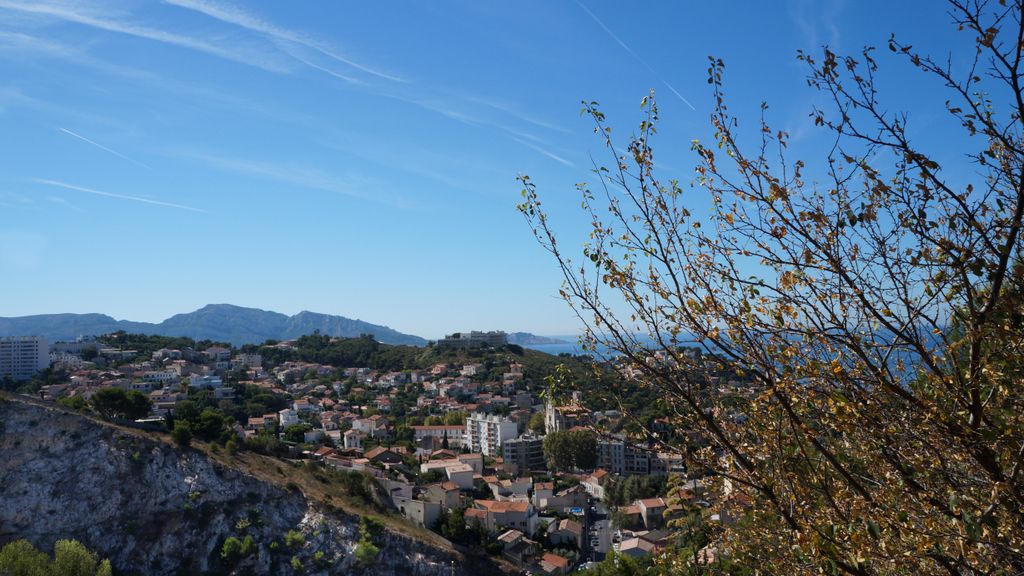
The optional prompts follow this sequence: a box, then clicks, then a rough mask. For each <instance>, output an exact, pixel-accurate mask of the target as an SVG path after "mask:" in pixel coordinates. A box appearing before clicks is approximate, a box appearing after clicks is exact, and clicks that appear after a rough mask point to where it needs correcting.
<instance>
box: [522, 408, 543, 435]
mask: <svg viewBox="0 0 1024 576" xmlns="http://www.w3.org/2000/svg"><path fill="white" fill-rule="evenodd" d="M526 427H527V428H528V429H529V430H530V431H531V432H534V433H536V434H543V433H544V413H543V412H535V413H534V414H533V416H530V422H529V423H528V424H527V425H526Z"/></svg>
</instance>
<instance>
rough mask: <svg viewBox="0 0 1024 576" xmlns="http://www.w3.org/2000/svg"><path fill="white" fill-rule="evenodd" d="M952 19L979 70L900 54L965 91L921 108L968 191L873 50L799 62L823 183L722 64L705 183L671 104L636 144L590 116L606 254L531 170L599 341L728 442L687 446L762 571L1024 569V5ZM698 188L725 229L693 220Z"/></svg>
mask: <svg viewBox="0 0 1024 576" xmlns="http://www.w3.org/2000/svg"><path fill="white" fill-rule="evenodd" d="M948 8H949V11H950V13H951V14H952V15H953V18H954V21H955V25H956V26H957V27H958V28H959V29H960V30H961V31H962V33H964V34H970V35H971V36H972V37H973V38H974V40H975V42H974V43H973V44H974V47H973V50H972V53H970V54H966V55H965V56H966V57H967V59H968V62H970V63H972V64H971V65H969V66H968V67H967V69H966V70H959V71H958V70H954V69H953V68H952V67H951V66H950V65H949V64H947V63H946V62H944V61H939V60H935V59H933V58H931V57H929V56H927V55H923V54H919V53H917V52H916V51H915V50H914V49H913V48H912V47H911V46H907V45H904V44H902V43H901V42H900V41H899V40H898V39H896V38H895V37H894V38H892V39H891V40H890V42H889V46H888V48H889V50H890V51H892V53H894V54H895V56H896V57H897V58H898V59H902V60H903V61H905V65H906V66H908V67H910V68H912V69H916V70H918V71H919V72H921V73H923V74H925V75H926V76H930V77H933V78H937V79H938V80H939V81H940V82H941V83H942V85H944V86H945V92H943V93H927V94H921V96H920V97H921V98H922V99H924V98H939V99H940V102H941V101H945V106H946V109H947V111H948V113H949V114H950V115H951V116H952V117H953V118H954V119H955V120H956V121H957V122H958V124H959V125H960V126H961V127H962V129H963V142H964V143H965V144H964V149H963V151H962V152H963V154H964V155H965V157H966V158H967V159H969V160H970V164H969V168H970V169H969V170H958V171H957V173H956V174H955V176H954V175H951V174H950V173H948V171H947V169H945V167H944V166H943V165H941V164H940V163H939V162H938V161H937V160H936V159H935V156H934V155H932V154H930V153H929V151H928V150H926V149H925V148H924V147H922V146H919V145H918V143H917V142H915V141H914V140H913V139H912V138H911V137H910V135H909V127H908V119H907V116H905V115H900V114H894V113H892V112H889V111H888V110H887V109H886V108H885V106H884V105H883V104H882V102H881V100H880V98H881V96H880V94H879V90H880V88H879V86H878V85H877V83H876V76H877V71H878V59H879V56H877V55H876V53H875V52H874V51H873V50H872V49H865V50H864V51H862V52H861V53H859V54H857V55H854V56H842V55H839V54H836V53H834V52H832V51H831V50H829V49H828V48H825V49H824V50H823V54H822V55H820V56H818V55H811V54H800V55H799V58H800V60H801V61H802V62H803V63H805V64H806V65H807V66H808V69H809V71H810V74H809V83H810V85H811V86H812V87H813V88H814V89H816V90H818V91H819V92H820V93H821V94H822V95H823V96H825V99H826V101H828V102H829V105H828V106H826V107H825V108H822V109H816V110H815V111H814V113H813V118H814V122H815V124H816V125H818V126H820V127H821V128H822V129H824V130H827V131H829V133H830V134H831V135H832V136H833V145H832V147H831V148H830V149H829V150H827V151H826V152H825V153H824V154H823V157H822V158H820V159H817V160H816V162H817V163H816V164H814V165H813V166H814V171H815V174H819V175H827V179H826V180H825V182H821V181H820V178H821V176H818V177H817V179H818V181H817V182H816V181H813V180H812V179H811V178H809V177H808V176H807V173H808V172H809V170H810V168H809V165H808V164H805V162H804V161H802V160H794V159H791V158H790V157H789V156H788V152H787V143H788V138H789V137H788V135H787V134H786V133H785V132H781V131H777V130H774V129H772V128H771V126H770V125H769V123H768V120H767V119H766V116H767V115H766V113H764V112H763V113H762V116H761V119H760V122H759V124H758V125H757V140H756V142H754V145H753V146H752V147H748V146H747V145H746V143H747V142H749V141H748V140H744V139H741V138H740V133H739V122H738V120H737V119H736V118H735V117H734V116H732V114H731V113H730V111H729V108H728V106H727V99H726V96H725V84H724V80H723V74H724V69H725V66H724V63H723V62H722V61H720V60H717V59H711V61H710V66H709V69H708V74H709V82H710V84H711V86H712V89H713V95H714V103H715V105H714V108H713V113H712V115H711V121H712V124H713V127H714V129H715V141H714V143H713V144H703V143H700V142H695V143H694V145H693V150H694V152H695V154H696V156H697V158H698V166H697V168H696V178H695V183H694V186H692V187H690V188H685V187H682V186H680V185H679V184H678V183H676V182H674V181H672V182H666V181H663V180H660V179H659V178H658V176H657V171H656V169H655V163H654V155H653V149H652V138H653V136H654V134H655V131H656V127H657V123H658V109H657V106H656V103H655V101H654V99H653V97H650V98H645V99H644V101H643V109H644V111H645V117H644V119H643V121H642V122H641V123H640V126H639V131H638V132H637V135H636V136H635V137H633V138H632V139H631V140H630V142H629V144H628V146H627V147H626V148H625V149H619V148H617V147H616V145H615V143H614V141H613V139H612V137H611V131H610V129H608V128H607V124H606V119H605V116H604V114H603V112H601V111H600V110H599V108H598V106H597V104H596V103H588V104H585V108H584V109H585V111H586V112H587V113H588V114H589V115H590V117H591V118H592V119H593V121H594V122H595V125H596V130H595V131H596V132H597V134H598V135H599V136H600V137H601V138H602V139H603V142H604V143H605V144H606V146H607V147H608V148H609V150H610V151H611V154H612V157H613V161H612V164H611V166H610V167H600V168H599V169H598V170H596V173H597V174H598V175H599V177H600V186H599V187H598V188H596V189H594V190H592V189H591V188H590V187H588V186H586V185H581V186H580V187H579V190H580V193H581V195H582V199H583V206H584V209H585V210H586V211H587V213H588V215H589V218H590V220H591V223H592V228H591V230H590V239H589V241H588V242H587V244H586V245H585V247H584V249H583V257H584V259H583V260H582V261H579V260H575V259H574V258H573V256H574V255H572V254H570V253H568V252H567V251H566V250H565V249H564V248H563V247H562V245H560V244H559V243H558V239H557V237H556V234H555V230H554V226H553V224H552V223H551V221H550V220H549V218H548V215H547V213H545V212H544V211H543V209H542V207H541V202H540V197H539V195H538V193H537V190H536V187H535V185H534V184H533V183H532V182H531V181H530V179H529V178H528V177H523V178H522V180H523V183H524V190H523V193H524V197H525V200H524V202H523V203H522V204H521V205H520V210H521V211H522V212H523V213H524V215H525V216H526V218H527V220H528V222H529V223H530V225H531V227H532V229H533V231H534V234H535V235H536V237H537V238H538V240H539V241H540V243H541V244H542V245H543V246H544V247H545V248H546V249H547V250H548V251H550V252H551V254H553V255H554V257H555V260H556V261H557V263H558V265H559V266H560V267H561V271H562V272H563V275H564V280H565V282H564V285H563V288H562V295H563V297H564V298H565V299H566V300H567V301H568V303H569V304H570V305H571V307H572V309H573V310H574V311H575V313H576V314H577V316H578V317H579V318H580V320H581V321H582V322H583V323H584V324H585V326H586V329H587V330H586V334H585V337H584V341H585V344H586V345H587V346H588V348H589V349H590V350H591V351H594V352H598V351H600V350H604V349H610V350H612V351H614V353H615V354H614V358H613V359H612V360H613V361H614V362H615V363H617V364H618V365H619V367H620V368H621V369H622V370H621V371H622V373H624V374H628V375H630V377H633V378H636V379H637V380H638V381H639V382H641V383H642V384H643V385H644V386H647V387H651V388H653V389H655V390H656V391H658V393H659V395H660V397H661V398H662V399H663V401H664V403H665V405H666V406H667V409H668V410H669V412H670V413H671V414H672V419H673V422H674V425H675V427H676V428H678V429H685V430H690V431H692V433H693V435H699V437H700V438H701V439H702V440H703V441H704V443H703V444H695V445H692V446H681V445H675V444H668V445H665V446H663V448H665V449H672V450H677V451H679V452H681V453H684V454H686V456H687V458H688V459H689V460H690V462H691V468H698V467H699V468H700V469H704V470H708V471H710V474H711V477H712V478H714V479H717V481H718V482H719V486H720V487H721V494H722V495H723V497H722V498H721V499H720V504H719V505H720V506H722V507H728V506H730V505H733V504H734V503H735V502H737V501H741V502H743V503H744V505H743V506H742V507H741V508H740V510H739V513H741V514H742V521H740V522H737V523H735V524H732V525H731V526H726V527H725V528H724V529H723V531H722V533H721V534H720V536H719V542H718V549H719V552H720V553H721V554H724V555H727V556H728V557H730V558H731V559H732V560H734V561H736V562H737V563H739V564H741V565H746V566H749V567H751V568H752V569H756V570H758V571H760V572H761V573H766V574H821V573H824V574H851V575H864V576H867V575H874V574H908V575H909V574H950V575H968V574H971V575H973V574H992V575H997V574H1004V575H1010V574H1021V573H1024V480H1022V471H1021V468H1022V466H1024V388H1022V385H1021V379H1020V376H1021V363H1022V356H1021V352H1024V346H1022V344H1024V326H1022V324H1021V322H1020V320H1021V308H1022V302H1024V301H1022V299H1021V294H1022V286H1021V283H1022V280H1024V275H1021V274H1018V273H1014V264H1015V262H1019V261H1021V248H1022V243H1021V225H1022V219H1024V137H1022V136H1024V135H1022V122H1024V76H1022V70H1021V66H1022V60H1024V22H1022V3H1021V2H1019V1H1015V2H1010V3H1004V2H1000V3H998V4H995V3H991V2H979V1H971V0H952V1H950V2H949V3H948ZM764 108H766V107H764ZM697 194H703V195H706V196H709V197H710V199H711V205H712V208H711V210H710V213H708V214H704V213H700V214H697V213H696V211H694V212H691V209H690V208H688V206H690V207H692V205H693V204H692V202H691V201H690V199H691V198H692V197H693V196H694V195H697ZM651 341H653V342H654V343H655V345H654V346H651V345H650V342H651ZM694 345H695V346H699V347H703V348H704V351H705V352H706V354H703V355H700V354H692V353H689V352H687V351H686V349H685V348H684V346H694ZM709 358H714V361H715V362H721V363H723V364H724V365H725V366H727V367H728V369H729V370H731V371H732V372H733V373H734V376H733V377H723V376H722V375H721V372H718V371H715V370H709V369H708V366H707V364H708V361H709ZM652 436H655V435H654V434H652ZM691 562H692V561H691Z"/></svg>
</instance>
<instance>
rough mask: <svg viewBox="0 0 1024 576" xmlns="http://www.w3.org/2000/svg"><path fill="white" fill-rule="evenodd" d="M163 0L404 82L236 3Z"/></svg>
mask: <svg viewBox="0 0 1024 576" xmlns="http://www.w3.org/2000/svg"><path fill="white" fill-rule="evenodd" d="M164 2H165V3H167V4H171V5H173V6H177V7H179V8H185V9H187V10H192V11H195V12H199V13H201V14H205V15H206V16H209V17H210V18H214V19H216V20H220V21H221V22H224V23H227V24H232V25H234V26H239V27H241V28H245V29H246V30H250V31H252V32H256V33H259V34H263V35H264V36H267V37H269V38H270V39H272V40H274V41H276V42H285V43H291V44H297V45H299V46H303V47H305V48H309V49H311V50H315V51H316V52H319V53H320V54H322V55H324V56H327V57H328V58H330V59H332V60H335V61H337V62H340V63H342V64H345V65H347V66H350V67H352V68H354V69H356V70H359V71H361V72H364V73H366V74H369V75H371V76H375V77H377V78H380V79H383V80H390V81H392V82H403V83H404V82H407V80H405V79H404V78H401V77H399V76H396V75H394V74H391V73H388V72H384V71H383V70H380V69H379V68H377V67H376V66H371V65H369V64H365V63H363V62H359V61H357V60H355V59H354V58H352V57H349V56H346V55H344V54H341V53H340V52H339V51H338V50H337V49H336V48H334V47H332V46H330V45H329V44H327V43H326V42H323V41H321V40H318V39H315V38H313V37H311V36H309V35H307V34H304V33H301V32H297V31H295V30H290V29H287V28H283V27H281V26H278V25H277V24H274V23H273V22H270V21H269V20H265V19H263V18H260V17H259V16H256V15H254V14H252V13H250V12H246V11H244V10H242V9H240V8H238V7H237V6H233V5H230V4H227V3H225V2H216V1H213V0H164ZM296 59H298V60H299V61H301V62H303V63H304V64H307V65H309V66H312V67H314V68H317V69H319V70H322V71H324V72H328V73H329V74H332V75H337V74H334V73H332V72H329V71H328V70H326V69H324V68H322V67H320V66H317V65H314V64H311V63H310V62H308V61H306V60H303V59H302V58H298V57H296Z"/></svg>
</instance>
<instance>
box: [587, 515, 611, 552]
mask: <svg viewBox="0 0 1024 576" xmlns="http://www.w3.org/2000/svg"><path fill="white" fill-rule="evenodd" d="M587 520H588V522H587V538H586V540H587V542H586V547H587V551H588V553H587V556H586V559H587V560H592V561H594V562H600V561H602V560H604V557H605V554H607V553H608V552H610V551H611V550H612V532H613V530H612V527H611V516H610V515H609V513H608V509H607V508H605V506H604V504H601V503H600V502H597V501H593V502H592V503H591V507H590V508H589V509H588V511H587ZM595 539H596V540H597V546H596V547H594V546H591V545H590V543H591V542H593V541H594V540H595Z"/></svg>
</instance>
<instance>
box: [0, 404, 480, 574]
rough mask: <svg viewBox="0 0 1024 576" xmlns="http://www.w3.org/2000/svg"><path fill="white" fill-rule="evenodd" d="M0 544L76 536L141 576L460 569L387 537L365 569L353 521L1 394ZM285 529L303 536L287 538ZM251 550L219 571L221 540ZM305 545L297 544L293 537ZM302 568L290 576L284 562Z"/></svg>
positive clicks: (426, 549) (416, 545)
mask: <svg viewBox="0 0 1024 576" xmlns="http://www.w3.org/2000/svg"><path fill="white" fill-rule="evenodd" d="M0 493H2V496H0V544H3V543H6V542H8V541H11V540H15V539H19V538H25V539H27V540H29V541H30V542H32V543H33V544H34V545H36V546H37V547H39V548H41V549H44V550H49V549H51V548H52V546H53V543H54V542H55V541H56V540H58V539H62V538H74V539H76V540H79V541H81V542H82V543H84V544H85V545H86V546H88V547H89V548H91V549H93V550H95V551H97V552H98V553H99V554H100V555H102V556H103V557H106V558H110V560H111V561H112V562H113V563H114V565H115V567H116V568H117V569H118V570H119V571H120V572H121V573H138V574H153V575H163V574H199V573H203V572H213V573H232V572H233V573H255V574H293V573H303V574H350V573H373V574H416V575H423V576H432V575H438V576H440V575H442V574H444V575H447V574H450V573H453V572H454V573H459V572H461V568H460V566H459V564H460V562H459V560H458V558H457V557H456V556H455V554H454V553H453V552H451V551H449V550H444V549H441V548H437V547H435V546H433V545H430V544H427V543H425V542H421V541H418V540H414V539H412V538H410V537H408V536H405V535H402V534H398V533H394V532H391V531H387V530H385V531H384V533H383V534H381V535H380V536H379V538H378V542H377V544H378V546H379V548H380V549H381V553H380V555H379V557H378V558H377V561H376V562H374V563H373V564H371V565H365V564H360V563H358V562H357V561H356V559H355V554H354V552H355V549H356V546H357V545H358V542H359V537H360V536H359V518H358V517H356V516H353V515H348V514H344V513H340V512H337V511H328V510H325V509H323V508H321V507H319V506H318V505H316V504H314V503H312V502H310V501H308V500H307V499H305V498H304V497H303V496H302V495H301V494H299V493H297V492H290V491H287V490H284V489H282V488H279V487H277V486H274V485H272V484H268V483H266V482H262V481H260V480H258V479H256V478H253V477H251V476H247V475H245V474H243V473H242V472H240V471H238V470H235V469H233V468H228V467H225V466H223V465H220V464H218V463H216V462H214V461H212V460H210V459H209V458H207V457H206V456H205V455H204V454H202V453H201V452H198V451H196V450H191V449H180V448H178V447H176V446H172V445H170V444H167V443H165V442H162V441H160V440H159V439H150V438H147V437H144V436H140V435H138V434H135V433H133V432H132V431H125V430H120V429H117V428H115V427H111V426H107V425H104V424H101V423H98V422H94V421H92V420H90V419H88V418H85V417H82V416H79V415H75V414H70V413H67V412H65V411H63V410H60V409H57V408H47V407H42V406H38V405H34V404H31V403H27V402H22V401H13V400H10V399H5V398H3V397H0ZM289 531H297V532H299V533H301V534H302V537H301V538H295V537H294V535H293V538H291V541H292V542H291V543H292V546H288V545H287V544H286V542H285V535H286V533H288V532H289ZM245 535H249V536H252V538H253V541H254V543H255V548H256V552H255V553H254V554H253V555H251V556H250V557H248V558H246V559H243V560H241V561H240V562H238V563H237V564H236V565H235V566H224V565H223V563H222V562H221V560H220V550H221V547H222V544H223V542H224V539H225V538H227V537H228V536H236V537H239V538H243V537H244V536H245ZM300 540H301V542H299V541H300ZM293 558H297V559H298V563H301V564H302V566H303V568H301V569H300V570H296V569H294V568H293V566H292V559H293Z"/></svg>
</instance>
